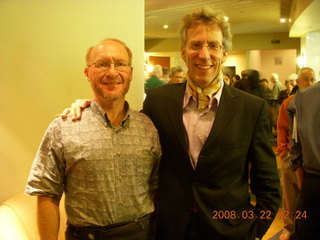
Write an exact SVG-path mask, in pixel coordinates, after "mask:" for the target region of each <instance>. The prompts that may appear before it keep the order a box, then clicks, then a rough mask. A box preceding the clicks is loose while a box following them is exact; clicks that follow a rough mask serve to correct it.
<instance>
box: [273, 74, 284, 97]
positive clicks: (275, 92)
mask: <svg viewBox="0 0 320 240" xmlns="http://www.w3.org/2000/svg"><path fill="white" fill-rule="evenodd" d="M270 80H271V82H272V83H273V87H272V89H271V94H270V95H271V96H270V98H271V99H279V94H280V92H281V91H282V90H283V86H282V83H281V82H280V81H279V75H278V74H277V73H272V74H271V76H270Z"/></svg>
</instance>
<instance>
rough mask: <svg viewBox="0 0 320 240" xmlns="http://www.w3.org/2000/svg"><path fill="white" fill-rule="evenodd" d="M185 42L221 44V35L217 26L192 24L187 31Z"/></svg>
mask: <svg viewBox="0 0 320 240" xmlns="http://www.w3.org/2000/svg"><path fill="white" fill-rule="evenodd" d="M186 38H187V42H190V41H214V42H219V43H222V40H223V35H222V31H221V29H220V27H219V26H218V25H217V24H212V25H210V26H208V25H205V24H201V23H199V24H194V25H192V26H191V27H190V28H189V29H188V31H187V36H186Z"/></svg>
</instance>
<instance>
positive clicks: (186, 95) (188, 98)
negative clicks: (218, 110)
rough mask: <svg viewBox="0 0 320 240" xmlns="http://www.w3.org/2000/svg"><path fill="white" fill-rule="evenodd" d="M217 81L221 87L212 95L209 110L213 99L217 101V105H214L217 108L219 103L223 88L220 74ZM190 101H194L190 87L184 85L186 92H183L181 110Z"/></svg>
mask: <svg viewBox="0 0 320 240" xmlns="http://www.w3.org/2000/svg"><path fill="white" fill-rule="evenodd" d="M218 79H219V81H220V82H221V87H220V89H219V90H218V92H217V93H216V94H215V95H214V97H213V98H212V99H211V100H210V103H209V109H210V108H211V107H212V103H213V101H214V99H215V101H217V105H216V106H217V107H218V106H219V103H220V99H221V94H222V89H223V86H224V81H223V74H222V73H220V74H219V76H218ZM191 101H195V99H194V98H193V96H192V93H191V89H190V87H189V86H188V84H186V90H185V93H184V99H183V109H185V108H186V107H187V105H188V104H189V103H190V102H191Z"/></svg>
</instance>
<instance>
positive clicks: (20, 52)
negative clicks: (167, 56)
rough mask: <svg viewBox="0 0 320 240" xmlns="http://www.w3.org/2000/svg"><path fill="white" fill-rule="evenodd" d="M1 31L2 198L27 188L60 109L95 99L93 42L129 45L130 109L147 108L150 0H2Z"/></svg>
mask: <svg viewBox="0 0 320 240" xmlns="http://www.w3.org/2000/svg"><path fill="white" fill-rule="evenodd" d="M128 16H129V17H128ZM128 18H129V19H130V20H128ZM131 19H134V21H131ZM0 36H1V38H0V80H1V87H0V109H1V116H0V145H1V148H0V190H1V194H0V201H3V200H4V199H6V198H8V197H9V196H11V195H14V194H16V193H18V192H21V191H23V190H24V186H25V182H26V178H27V176H28V174H29V170H30V167H31V164H32V161H33V157H34V155H35V153H36V150H37V147H38V145H39V143H40V141H41V138H42V136H43V133H44V131H45V129H46V128H47V126H48V124H49V123H50V122H51V121H52V119H53V118H54V117H55V114H57V113H59V112H61V111H62V109H64V108H65V107H67V106H69V105H70V103H71V102H72V101H74V100H75V99H76V98H91V90H90V87H89V85H88V83H87V82H86V80H85V78H84V75H83V69H84V63H85V62H84V57H85V53H86V50H87V48H88V47H90V46H92V45H94V44H96V43H98V42H99V41H100V40H102V39H104V38H109V37H112V38H120V39H122V40H124V41H125V42H126V43H127V44H128V46H129V47H130V48H131V49H132V51H133V67H134V79H133V82H132V84H131V88H130V91H129V94H128V97H127V99H128V101H129V102H130V104H131V107H132V108H134V109H140V108H141V106H142V100H143V79H144V76H143V51H144V44H143V43H144V42H143V41H144V0H134V1H132V0H119V1H111V0H106V1H100V0H92V1H73V0H64V1H46V0H15V1H9V0H2V1H0Z"/></svg>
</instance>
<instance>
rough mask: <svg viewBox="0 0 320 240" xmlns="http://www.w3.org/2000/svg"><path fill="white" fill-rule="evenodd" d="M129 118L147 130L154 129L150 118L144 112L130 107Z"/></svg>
mask: <svg viewBox="0 0 320 240" xmlns="http://www.w3.org/2000/svg"><path fill="white" fill-rule="evenodd" d="M130 120H132V121H134V122H135V123H136V124H139V126H140V127H144V128H146V129H149V130H150V129H155V127H154V125H153V122H152V121H151V119H150V118H149V117H148V116H147V115H146V114H144V113H141V112H138V111H136V110H132V109H130ZM135 126H137V125H135Z"/></svg>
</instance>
